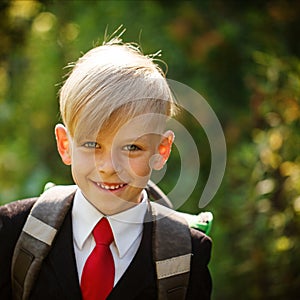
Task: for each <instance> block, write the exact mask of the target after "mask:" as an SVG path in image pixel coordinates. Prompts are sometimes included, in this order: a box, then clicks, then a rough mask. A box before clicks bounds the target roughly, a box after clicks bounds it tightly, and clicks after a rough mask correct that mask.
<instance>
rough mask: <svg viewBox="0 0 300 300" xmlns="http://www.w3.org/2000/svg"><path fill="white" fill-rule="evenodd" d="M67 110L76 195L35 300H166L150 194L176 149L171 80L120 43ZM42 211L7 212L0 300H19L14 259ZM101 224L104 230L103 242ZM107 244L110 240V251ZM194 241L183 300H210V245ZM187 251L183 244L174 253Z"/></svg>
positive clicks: (69, 86) (77, 83)
mask: <svg viewBox="0 0 300 300" xmlns="http://www.w3.org/2000/svg"><path fill="white" fill-rule="evenodd" d="M60 110H61V115H62V119H63V123H64V125H62V124H58V125H57V126H56V128H55V135H56V140H57V148H58V152H59V154H60V156H61V158H62V161H63V162H64V163H65V164H66V165H70V166H71V171H72V176H73V179H74V182H75V183H76V191H75V192H74V193H73V194H72V197H71V198H72V204H71V207H70V209H69V210H68V212H67V214H66V217H65V218H64V220H63V223H62V225H61V227H60V228H59V230H58V233H57V236H56V237H55V239H54V241H53V244H52V245H51V249H50V252H49V254H48V255H47V256H46V257H45V259H44V260H43V262H42V265H41V269H40V270H39V273H38V276H37V278H36V280H35V282H34V284H33V288H32V290H31V291H30V296H29V299H44V300H47V299H52V300H53V299H57V300H59V299H72V300H75V299H84V300H86V299H95V300H96V299H99V300H100V299H126V300H127V299H128V300H129V299H141V300H142V299H147V300H151V299H158V298H159V296H158V284H157V278H156V272H157V270H156V269H155V268H156V267H155V263H154V260H153V252H155V247H157V246H156V244H155V243H154V242H153V239H154V238H153V235H154V231H153V227H154V223H155V222H154V221H153V220H152V219H149V218H148V217H149V215H148V214H149V211H148V209H149V203H148V195H147V193H146V191H145V187H146V185H147V182H148V181H149V178H150V175H151V171H152V169H154V170H159V169H161V168H162V167H163V166H164V164H165V163H166V161H167V159H168V157H169V155H170V151H171V146H172V142H173V139H174V134H173V132H171V131H165V129H164V127H165V122H166V119H167V118H168V117H171V116H172V115H173V114H174V110H175V103H174V100H173V98H172V94H171V92H170V89H169V87H168V85H167V82H166V80H165V77H164V75H163V73H162V71H161V70H160V69H159V68H158V66H157V65H155V64H154V62H153V60H152V59H151V58H149V57H147V56H144V55H142V54H141V52H140V51H139V50H138V49H137V48H136V47H134V46H133V45H129V44H122V43H121V42H120V41H119V40H118V39H113V40H112V41H111V42H108V43H105V44H104V45H102V46H100V47H96V48H94V49H92V50H90V51H89V52H88V53H86V54H85V55H84V56H83V57H82V58H80V59H79V60H78V62H77V63H76V64H75V66H74V68H73V70H72V72H71V74H70V76H69V77H68V79H67V80H66V82H65V83H64V85H63V87H62V89H61V92H60ZM35 202H36V198H32V199H26V200H21V201H18V202H14V203H11V204H8V205H6V206H4V207H1V209H0V243H1V247H0V299H3V300H5V299H11V298H12V287H11V283H10V281H11V279H10V277H11V264H12V256H13V251H14V247H15V244H16V242H17V239H18V237H19V235H20V233H21V230H22V227H23V226H24V223H25V221H26V218H27V216H28V214H29V212H30V210H31V208H32V206H33V204H34V203H35ZM47 213H49V214H51V211H49V212H46V214H47ZM147 216H148V217H147ZM100 223H101V224H102V225H101V227H105V229H103V228H101V230H102V231H101V233H100V234H98V233H97V232H98V229H96V228H99V226H98V224H100ZM103 224H104V225H103ZM99 230H100V229H99ZM103 230H105V233H103ZM98 235H100V236H103V235H105V236H107V240H109V241H108V242H107V246H106V248H105V246H103V245H102V246H101V247H102V248H101V249H102V250H99V249H100V246H99V244H103V243H104V242H103V241H101V242H98V237H97V236H98ZM189 235H190V236H191V245H192V247H191V248H192V250H191V253H192V257H191V262H190V276H189V281H188V288H187V292H186V296H184V297H185V299H209V298H210V294H211V278H210V274H209V271H208V268H207V264H208V261H209V258H210V251H211V241H210V239H209V238H208V237H207V236H205V235H204V234H202V233H201V232H199V231H196V230H194V229H189ZM176 238H177V237H176ZM181 242H182V240H181V238H180V237H178V240H176V239H175V240H174V245H178V246H179V245H180V243H181ZM160 247H164V245H160ZM176 247H177V246H176ZM98 252H99V253H100V252H101V253H100V254H99V253H98ZM96 253H98V254H96ZM103 253H104V254H103ZM102 255H103V257H105V258H104V259H103V261H102V262H99V263H100V267H99V268H95V266H96V265H97V264H98V260H99V257H102ZM103 264H105V265H104V266H103ZM103 270H104V274H103V273H102V274H98V273H97V272H98V271H100V273H101V271H103ZM99 278H101V280H100V279H99ZM97 289H99V290H97ZM179 289H180V287H179ZM171 292H172V291H170V295H171V294H172V293H171ZM168 293H169V291H168ZM183 295H184V294H183ZM160 298H161V297H160ZM170 299H174V298H171V296H170ZM176 299H177V298H176Z"/></svg>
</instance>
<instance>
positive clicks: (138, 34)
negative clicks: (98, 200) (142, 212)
mask: <svg viewBox="0 0 300 300" xmlns="http://www.w3.org/2000/svg"><path fill="white" fill-rule="evenodd" d="M172 3H173V4H171V1H58V0H57V1H55V0H53V1H46V0H44V1H33V0H19V1H7V0H2V1H1V2H0V43H1V44H0V126H1V129H0V203H2V204H3V203H6V202H10V201H13V200H16V199H20V198H24V197H30V196H34V195H38V194H39V193H41V192H42V190H43V186H44V185H45V183H46V182H48V181H54V182H55V183H60V184H69V183H71V182H72V181H71V177H70V172H69V168H68V167H65V166H64V165H63V164H62V163H61V162H60V159H59V156H58V154H57V152H56V147H55V141H54V134H53V128H54V125H55V124H56V123H57V122H59V121H60V117H59V113H58V101H57V93H58V90H59V87H60V86H61V83H62V82H63V75H64V74H66V72H67V70H64V67H65V66H66V65H67V64H68V63H69V62H72V61H75V60H76V59H77V58H78V57H79V56H80V55H81V54H82V53H83V52H85V51H87V50H89V49H90V48H91V47H93V46H94V45H97V44H100V43H101V42H102V41H103V37H104V32H105V30H106V29H107V31H108V32H109V33H112V32H113V31H114V30H115V29H117V28H118V27H119V26H120V25H121V24H123V25H124V27H125V28H127V31H126V32H125V34H124V35H123V39H124V40H125V41H134V42H138V43H140V44H141V46H142V49H143V51H144V53H146V54H150V53H156V52H157V51H158V50H160V49H162V57H161V58H162V59H163V60H164V61H166V62H167V65H168V77H169V78H171V79H174V80H176V81H179V82H182V83H184V84H186V85H188V86H190V87H192V88H193V89H194V90H196V91H197V92H199V93H200V94H202V95H203V96H204V97H205V98H206V100H207V101H208V102H209V104H210V105H211V107H212V108H213V109H214V111H215V113H216V114H217V115H218V117H219V120H220V122H221V124H222V127H223V129H224V132H225V136H226V142H227V147H228V149H227V150H228V160H227V168H226V173H225V176H224V179H223V183H222V186H221V188H220V189H219V191H218V193H217V194H216V196H215V198H214V199H213V201H211V202H210V204H209V205H208V206H207V207H205V208H204V210H209V211H211V212H213V214H214V224H213V228H212V232H211V236H212V238H213V240H214V248H213V254H212V261H211V264H210V269H211V273H212V276H213V281H214V290H213V299H215V300H217V299H220V300H224V299H225V300H226V299H232V298H235V299H255V300H256V299H264V300H266V299H289V300H291V299H300V239H299V235H300V154H299V152H300V130H299V129H300V127H299V117H300V102H299V94H300V61H299V55H300V42H299V41H300V38H299V37H300V2H299V1H284V0H282V1H280V0H278V1H271V0H270V1H233V0H231V1H216V0H212V1H174V2H172ZM162 67H163V68H164V69H166V67H165V65H164V64H162ZM186 126H187V128H189V130H190V132H191V133H192V134H193V135H194V136H195V140H197V139H198V140H197V143H198V144H199V152H200V156H201V174H200V179H199V186H198V187H197V188H195V191H194V192H193V194H192V196H191V199H189V201H187V202H186V203H185V204H184V205H183V206H182V207H181V208H180V209H181V210H184V211H186V212H190V213H197V212H199V211H200V209H199V208H198V201H199V197H200V196H201V190H202V188H203V185H204V184H205V180H206V179H207V176H208V172H209V169H210V151H209V147H208V146H207V141H205V136H204V135H203V133H201V130H200V129H199V128H198V127H197V126H194V123H193V122H192V121H191V120H190V118H186ZM177 156H178V154H177V153H176V149H174V154H173V156H172V158H171V160H170V163H169V166H168V170H167V174H168V175H167V176H166V179H164V180H163V181H162V183H161V187H162V188H163V189H164V190H168V189H170V186H171V185H172V184H174V182H176V176H178V171H176V159H177ZM173 169H174V170H173ZM183 188H184V187H183Z"/></svg>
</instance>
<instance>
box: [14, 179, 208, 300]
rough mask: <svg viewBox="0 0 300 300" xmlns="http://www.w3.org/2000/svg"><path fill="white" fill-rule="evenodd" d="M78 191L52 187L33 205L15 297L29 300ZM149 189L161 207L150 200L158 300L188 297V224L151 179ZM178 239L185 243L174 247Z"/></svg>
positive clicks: (17, 258)
mask: <svg viewBox="0 0 300 300" xmlns="http://www.w3.org/2000/svg"><path fill="white" fill-rule="evenodd" d="M76 189H77V186H75V185H73V186H53V187H51V188H49V189H47V190H46V191H44V193H43V194H42V195H41V196H40V197H39V198H38V200H37V201H36V203H35V204H34V205H33V207H32V209H31V212H30V214H29V215H28V218H27V220H26V223H25V225H24V227H23V229H22V232H21V234H20V236H19V239H18V241H17V244H16V246H15V250H14V254H13V260H12V291H13V299H16V300H26V299H29V296H30V292H31V290H32V288H33V286H34V283H35V281H36V279H37V277H38V274H39V271H40V269H41V266H42V263H43V260H44V258H45V257H46V256H47V254H48V253H49V251H50V250H51V245H52V242H53V241H54V239H55V236H56V234H57V232H58V230H59V228H60V226H61V225H62V223H63V221H64V219H65V216H66V214H67V212H68V211H69V209H70V207H71V205H72V201H73V196H74V193H75V191H76ZM146 190H147V192H148V195H149V197H150V198H152V199H153V200H154V201H157V202H158V203H161V204H163V205H160V204H158V203H156V202H153V201H151V202H150V201H149V211H150V214H148V216H150V218H151V220H146V221H152V222H153V259H154V262H155V265H156V274H157V288H158V299H159V300H163V299H170V300H171V299H185V295H186V291H187V287H188V282H189V272H190V259H191V236H190V229H189V226H188V224H187V222H186V220H185V219H184V218H182V217H180V216H179V214H178V213H175V212H174V211H173V210H171V209H170V207H171V206H172V204H171V202H170V200H169V199H168V198H167V196H166V195H165V194H164V193H163V192H162V191H161V190H160V189H159V188H158V187H157V186H156V185H155V184H154V183H152V182H151V181H150V182H149V183H148V185H147V188H146ZM49 212H51V213H49ZM202 223H203V224H204V223H206V221H204V222H202ZM200 224H201V222H200ZM207 224H208V223H207ZM197 228H198V229H200V230H201V228H199V227H197ZM207 228H208V227H207ZM178 237H180V241H181V243H176V247H174V241H176V240H178ZM161 245H163V247H161Z"/></svg>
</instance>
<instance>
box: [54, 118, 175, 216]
mask: <svg viewBox="0 0 300 300" xmlns="http://www.w3.org/2000/svg"><path fill="white" fill-rule="evenodd" d="M140 121H141V120H140V119H133V120H132V121H130V122H128V123H125V124H122V125H121V126H119V128H117V129H113V130H110V128H109V129H106V130H104V131H100V132H99V134H98V135H97V136H91V137H86V138H84V139H82V140H77V139H76V137H74V139H72V138H70V137H68V134H67V131H66V128H65V127H64V126H62V125H57V126H56V139H57V145H58V150H59V153H60V155H61V157H62V160H63V161H64V163H65V164H70V165H71V168H72V175H73V179H74V181H75V183H76V184H77V185H78V186H79V187H80V189H81V191H82V193H83V194H84V196H85V197H86V199H88V201H89V202H91V203H92V204H93V205H94V206H95V207H96V208H97V209H99V210H100V211H101V212H102V213H104V214H107V215H110V214H115V213H118V212H121V211H123V210H126V209H128V208H130V207H131V206H133V205H135V204H136V203H139V202H140V201H141V192H142V190H143V188H144V187H145V186H146V184H147V182H148V180H149V178H150V175H151V171H152V169H156V170H158V169H160V168H162V167H163V165H164V163H165V162H166V160H167V159H168V157H169V154H170V150H171V145H172V142H173V137H174V135H173V133H172V132H171V131H168V132H166V133H165V134H164V135H163V136H161V135H159V134H157V133H155V130H154V129H151V128H149V124H148V125H147V126H143V124H141V122H140ZM145 128H147V129H146V130H145Z"/></svg>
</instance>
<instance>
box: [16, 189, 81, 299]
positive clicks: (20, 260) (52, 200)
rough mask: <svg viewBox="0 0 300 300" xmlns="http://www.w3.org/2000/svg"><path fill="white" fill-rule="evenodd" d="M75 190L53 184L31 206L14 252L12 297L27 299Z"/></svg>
mask: <svg viewBox="0 0 300 300" xmlns="http://www.w3.org/2000/svg"><path fill="white" fill-rule="evenodd" d="M76 189H77V187H76V186H55V187H52V188H50V189H48V190H46V191H45V192H44V193H43V194H42V195H41V196H40V197H39V199H38V200H37V202H36V203H35V204H34V206H33V207H32V210H31V212H30V214H29V216H28V218H27V221H26V223H25V225H24V227H23V230H22V232H21V234H20V237H19V239H18V242H17V244H16V247H15V251H14V255H13V261H12V291H13V299H18V300H25V299H28V298H29V294H30V291H31V289H32V287H33V284H34V282H35V281H36V279H37V277H38V274H39V271H40V268H41V265H42V261H43V259H44V258H45V257H46V256H47V254H48V253H49V251H50V249H51V244H52V242H53V240H54V238H55V236H56V233H57V231H58V230H59V228H60V226H61V224H62V222H63V221H64V219H65V216H66V214H67V212H68V211H69V209H70V207H71V204H72V200H73V195H74V193H75V191H76Z"/></svg>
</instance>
